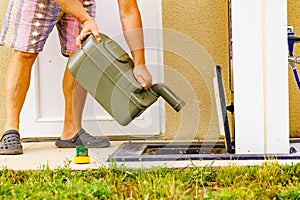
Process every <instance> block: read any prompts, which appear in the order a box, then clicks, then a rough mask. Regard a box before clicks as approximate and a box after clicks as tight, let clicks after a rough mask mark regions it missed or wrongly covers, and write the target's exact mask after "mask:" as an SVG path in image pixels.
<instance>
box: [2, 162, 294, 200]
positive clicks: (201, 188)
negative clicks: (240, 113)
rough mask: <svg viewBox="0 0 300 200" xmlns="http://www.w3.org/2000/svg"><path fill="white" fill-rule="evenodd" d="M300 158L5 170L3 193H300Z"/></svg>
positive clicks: (76, 195) (280, 196)
mask: <svg viewBox="0 0 300 200" xmlns="http://www.w3.org/2000/svg"><path fill="white" fill-rule="evenodd" d="M299 179H300V164H294V165H279V164H278V163H277V162H276V161H274V162H266V163H264V164H263V165H262V166H252V167H250V166H246V167H238V166H229V167H220V168H214V167H211V166H207V167H195V166H193V167H189V168H185V169H169V168H164V167H160V168H152V169H129V168H126V167H124V166H121V167H117V166H116V165H115V164H114V163H112V164H111V166H110V167H108V168H105V167H102V168H99V169H98V170H86V171H72V170H70V168H69V166H68V164H66V166H65V167H63V168H60V169H55V170H50V169H49V168H48V167H47V166H44V167H42V169H41V170H29V171H13V170H9V169H3V170H1V171H0V199H151V200H152V199H207V200H208V199H300V181H299Z"/></svg>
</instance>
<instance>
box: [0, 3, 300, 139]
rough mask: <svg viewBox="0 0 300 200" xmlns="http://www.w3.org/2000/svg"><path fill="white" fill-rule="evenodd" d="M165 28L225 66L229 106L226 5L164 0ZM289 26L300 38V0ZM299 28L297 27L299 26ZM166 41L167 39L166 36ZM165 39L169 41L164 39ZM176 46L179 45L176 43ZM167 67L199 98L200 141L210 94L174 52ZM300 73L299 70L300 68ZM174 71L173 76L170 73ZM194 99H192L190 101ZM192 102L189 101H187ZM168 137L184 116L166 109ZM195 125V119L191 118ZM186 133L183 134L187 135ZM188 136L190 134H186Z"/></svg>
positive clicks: (298, 113)
mask: <svg viewBox="0 0 300 200" xmlns="http://www.w3.org/2000/svg"><path fill="white" fill-rule="evenodd" d="M162 2H163V27H164V28H166V29H170V30H174V31H176V32H179V33H181V34H184V35H186V36H187V37H190V38H191V39H193V40H195V41H196V42H197V43H198V44H199V45H201V46H202V47H203V48H204V49H205V50H206V51H207V52H208V54H209V55H210V56H211V57H212V58H213V60H214V62H215V63H216V64H218V65H221V66H222V69H223V70H222V73H223V81H224V86H225V92H226V101H227V104H229V103H230V99H231V95H230V91H229V83H228V77H229V75H228V45H227V44H228V42H227V41H228V36H227V33H228V29H227V17H228V16H227V1H224V0H223V1H220V0H219V1H212V0H196V1H184V0H163V1H162ZM288 3H289V4H288V12H289V18H288V22H289V24H290V25H293V26H294V28H295V32H296V34H297V35H300V25H298V24H299V22H300V12H299V9H300V8H299V3H300V2H299V0H288ZM6 5H7V0H3V1H2V3H1V4H0V25H2V23H3V16H4V14H5V9H6ZM297 25H298V26H297ZM165 37H166V36H165ZM165 39H166V38H165ZM174 42H176V41H174ZM297 54H298V55H300V45H299V47H297V45H296V51H295V55H297ZM10 56H11V51H10V50H8V49H7V48H4V47H0V65H1V68H0V91H1V92H0V128H1V130H2V127H3V121H4V117H5V109H4V108H5V107H4V106H5V104H4V79H5V72H6V66H7V63H8V60H9V58H10ZM164 60H165V65H166V66H168V69H166V71H165V72H166V73H165V80H166V83H167V84H168V85H170V86H172V87H173V86H174V85H176V84H177V86H176V87H178V88H176V92H178V93H179V95H183V96H184V93H185V91H184V90H182V89H180V86H181V85H180V84H179V83H178V82H177V81H176V79H174V74H175V72H176V73H180V74H181V75H182V77H184V78H185V79H186V82H188V83H189V84H191V88H192V89H193V92H194V93H195V94H196V97H197V101H198V102H197V105H198V106H197V107H198V109H199V110H200V113H199V114H200V117H199V119H200V120H199V127H198V129H197V130H196V132H197V136H196V138H201V136H203V134H205V132H206V130H207V128H208V125H209V120H210V119H209V116H210V112H209V108H210V106H211V105H210V102H209V93H208V91H207V88H206V87H205V84H204V81H203V77H201V76H199V74H197V73H196V71H195V69H194V68H193V66H192V65H191V64H190V63H189V62H188V61H187V60H185V59H184V58H182V57H180V56H178V55H175V54H174V53H172V52H165V55H164ZM298 69H299V71H300V67H299V68H298ZM172 70H173V71H175V72H174V73H170V72H172ZM289 72H290V74H289V76H290V84H289V86H290V88H289V89H290V133H291V136H300V104H299V103H298V102H299V101H300V92H299V91H298V89H297V85H296V84H295V80H294V77H293V74H292V71H291V70H290V71H289ZM191 99H192V97H191ZM187 101H189V100H187ZM166 115H167V119H166V137H165V138H173V137H174V136H175V135H176V134H177V133H178V131H179V129H180V124H181V121H182V117H185V116H182V114H181V113H180V114H178V113H175V112H174V111H173V110H172V109H171V108H170V107H169V106H166ZM188 117H190V118H191V119H188V121H191V122H192V121H193V119H192V118H193V115H191V116H188ZM184 131H185V130H181V132H184ZM187 134H188V133H187Z"/></svg>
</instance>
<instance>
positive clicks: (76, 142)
mask: <svg viewBox="0 0 300 200" xmlns="http://www.w3.org/2000/svg"><path fill="white" fill-rule="evenodd" d="M55 145H56V146H57V147H59V148H74V147H76V146H86V147H88V148H105V147H109V146H110V142H109V140H108V139H106V138H96V137H93V136H91V135H90V134H88V133H87V132H86V131H85V130H84V129H81V130H80V131H79V132H78V133H77V134H76V135H75V136H74V137H73V138H71V139H69V140H61V139H58V140H57V141H56V142H55Z"/></svg>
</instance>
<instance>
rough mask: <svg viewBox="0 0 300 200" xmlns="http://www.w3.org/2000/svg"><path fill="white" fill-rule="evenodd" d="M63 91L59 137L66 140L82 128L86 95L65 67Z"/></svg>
mask: <svg viewBox="0 0 300 200" xmlns="http://www.w3.org/2000/svg"><path fill="white" fill-rule="evenodd" d="M70 56H71V55H70ZM63 92H64V98H65V121H64V127H63V133H62V136H61V139H62V140H67V139H70V138H73V137H74V135H75V134H76V133H78V132H79V131H80V129H81V128H82V125H81V119H82V112H83V109H84V104H85V100H86V95H87V92H86V90H85V89H84V88H83V87H82V86H81V85H80V84H78V83H77V81H76V80H75V78H74V77H73V76H72V75H71V73H70V72H69V71H68V69H67V68H66V70H65V73H64V78H63Z"/></svg>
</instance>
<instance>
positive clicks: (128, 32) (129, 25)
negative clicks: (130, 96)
mask: <svg viewBox="0 0 300 200" xmlns="http://www.w3.org/2000/svg"><path fill="white" fill-rule="evenodd" d="M118 3H119V12H120V18H121V23H122V28H123V32H124V36H125V39H126V41H127V43H128V46H129V48H130V50H131V54H132V56H133V60H134V65H135V67H134V70H133V73H134V76H135V78H136V79H137V81H138V82H139V83H140V84H141V86H142V87H143V88H144V89H148V88H149V87H150V86H151V85H152V76H151V74H150V73H149V71H148V69H147V68H146V65H145V55H144V54H145V53H144V37H143V29H142V20H141V15H140V12H139V9H138V5H137V2H136V0H118Z"/></svg>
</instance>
